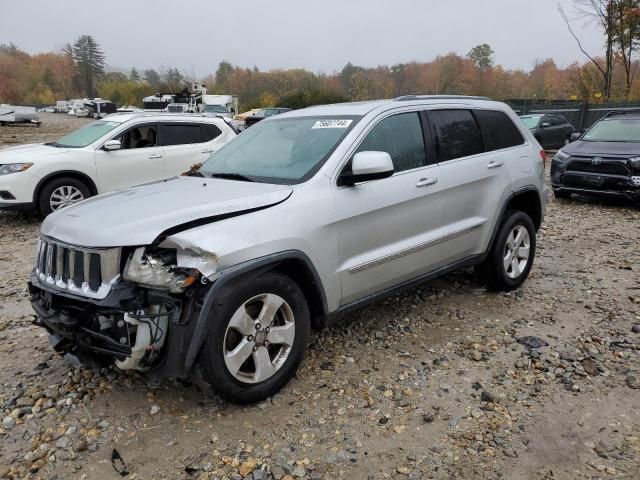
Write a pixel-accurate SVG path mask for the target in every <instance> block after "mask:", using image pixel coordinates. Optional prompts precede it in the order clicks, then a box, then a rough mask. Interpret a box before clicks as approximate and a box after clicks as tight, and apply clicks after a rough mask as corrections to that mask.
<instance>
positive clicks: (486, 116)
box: [474, 110, 524, 151]
mask: <svg viewBox="0 0 640 480" xmlns="http://www.w3.org/2000/svg"><path fill="white" fill-rule="evenodd" d="M474 114H475V116H476V118H477V119H478V123H479V124H480V128H481V129H482V135H483V137H484V143H485V146H486V149H487V151H492V150H500V149H503V148H511V147H517V146H518V145H523V144H524V137H523V136H522V134H521V133H520V130H518V127H516V126H515V125H514V124H513V121H512V120H511V119H510V118H509V116H508V115H507V114H506V113H504V112H499V111H494V110H476V111H474Z"/></svg>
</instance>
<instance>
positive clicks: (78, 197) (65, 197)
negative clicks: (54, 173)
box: [49, 185, 84, 212]
mask: <svg viewBox="0 0 640 480" xmlns="http://www.w3.org/2000/svg"><path fill="white" fill-rule="evenodd" d="M82 200H84V195H83V194H82V192H81V191H80V190H79V189H77V188H76V187H74V186H73V185H61V186H59V187H58V188H56V189H55V190H54V191H53V192H52V193H51V196H50V197H49V206H50V207H51V210H52V211H54V212H55V211H56V210H60V209H62V208H65V207H68V206H69V205H73V204H74V203H78V202H80V201H82Z"/></svg>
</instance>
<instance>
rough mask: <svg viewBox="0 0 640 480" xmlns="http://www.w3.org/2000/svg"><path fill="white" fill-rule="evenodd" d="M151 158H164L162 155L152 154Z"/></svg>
mask: <svg viewBox="0 0 640 480" xmlns="http://www.w3.org/2000/svg"><path fill="white" fill-rule="evenodd" d="M149 158H150V159H151V158H162V155H151V156H150V157H149Z"/></svg>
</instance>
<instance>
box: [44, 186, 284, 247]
mask: <svg viewBox="0 0 640 480" xmlns="http://www.w3.org/2000/svg"><path fill="white" fill-rule="evenodd" d="M291 192H292V189H291V187H290V186H288V185H271V184H266V183H252V182H243V181H235V180H226V179H210V178H201V177H174V178H170V179H168V180H162V181H159V182H153V183H148V184H145V185H141V186H138V187H132V188H127V189H123V190H119V191H116V192H112V193H107V194H105V195H100V196H97V197H93V198H90V199H88V200H85V201H84V202H81V203H78V204H77V205H72V206H71V207H67V208H65V209H63V210H60V211H59V212H56V213H53V214H51V215H49V216H48V217H47V218H46V219H45V221H44V223H43V224H42V227H41V228H40V232H41V233H42V234H43V235H46V236H49V237H52V238H55V239H58V240H61V241H63V242H66V243H70V244H73V245H79V246H84V247H116V246H131V245H148V244H150V243H152V242H153V241H154V240H155V239H156V238H157V237H158V235H160V234H161V233H162V232H164V231H165V230H167V229H170V228H173V227H176V226H179V225H183V224H186V223H189V222H194V221H198V220H202V219H206V218H211V217H216V216H220V215H228V214H234V213H240V212H242V211H245V210H253V209H257V208H265V207H269V206H272V205H275V204H277V203H280V202H282V201H284V200H286V199H287V198H288V197H289V196H290V195H291ZM213 220H214V219H212V221H213Z"/></svg>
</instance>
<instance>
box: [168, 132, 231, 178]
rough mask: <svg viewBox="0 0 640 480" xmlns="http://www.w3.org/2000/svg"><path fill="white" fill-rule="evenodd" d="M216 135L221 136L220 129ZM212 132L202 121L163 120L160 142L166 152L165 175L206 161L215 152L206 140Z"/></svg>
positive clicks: (178, 172)
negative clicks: (207, 129) (206, 129)
mask: <svg viewBox="0 0 640 480" xmlns="http://www.w3.org/2000/svg"><path fill="white" fill-rule="evenodd" d="M216 130H217V131H218V132H217V134H216V136H220V133H221V132H220V129H219V128H217V127H216ZM209 135H210V133H208V131H205V128H204V126H203V124H202V123H200V122H176V121H174V122H161V123H160V143H161V145H162V146H163V147H164V153H165V162H164V165H165V177H173V176H175V175H179V174H181V173H182V172H185V171H187V170H189V168H190V167H191V166H192V165H194V164H196V163H202V162H203V161H205V160H206V159H207V158H208V157H209V155H211V153H212V152H213V148H212V146H211V145H209V144H208V143H207V142H206V139H207V138H208V136H209Z"/></svg>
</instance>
